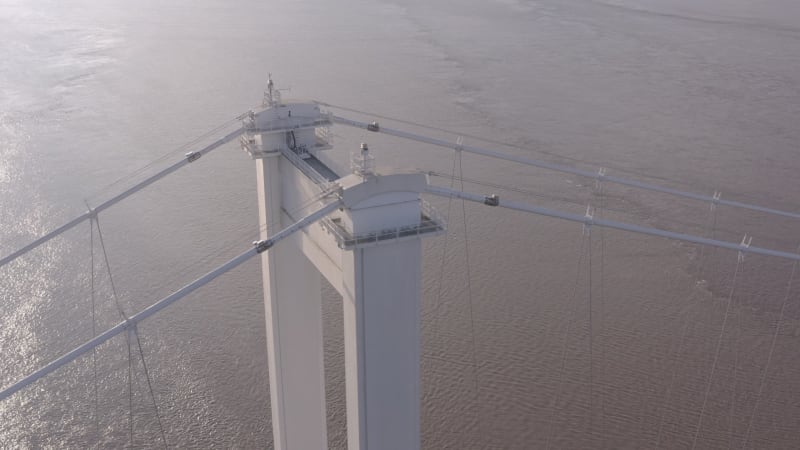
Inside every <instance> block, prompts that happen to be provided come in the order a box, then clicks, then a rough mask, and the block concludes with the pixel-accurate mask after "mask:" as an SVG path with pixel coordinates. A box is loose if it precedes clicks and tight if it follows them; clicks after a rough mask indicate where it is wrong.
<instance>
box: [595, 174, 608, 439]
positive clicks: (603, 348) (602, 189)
mask: <svg viewBox="0 0 800 450" xmlns="http://www.w3.org/2000/svg"><path fill="white" fill-rule="evenodd" d="M597 187H598V190H599V193H600V201H599V202H598V203H599V208H598V210H597V216H598V217H599V218H600V219H603V218H604V216H605V209H606V196H605V185H604V184H603V182H602V181H599V182H598V186H597ZM605 260H606V229H605V228H604V227H600V300H599V301H600V367H599V369H600V370H599V372H600V373H599V374H598V376H599V378H600V386H601V392H600V429H601V430H605V429H606V401H605V395H604V394H605V389H604V385H603V383H604V381H605V373H606V344H607V343H606V340H605V337H604V336H605V320H606V312H605V311H606V309H605V308H606V306H605V302H606V301H605V297H606V286H605V279H606V272H605ZM605 442H606V434H605V432H604V433H603V435H602V438H601V443H600V445H601V447H603V448H605Z"/></svg>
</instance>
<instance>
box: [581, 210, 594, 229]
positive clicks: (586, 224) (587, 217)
mask: <svg viewBox="0 0 800 450" xmlns="http://www.w3.org/2000/svg"><path fill="white" fill-rule="evenodd" d="M592 225H594V208H592V205H586V214H584V216H583V235H584V236H588V235H589V234H591V232H592Z"/></svg>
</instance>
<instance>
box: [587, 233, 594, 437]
mask: <svg viewBox="0 0 800 450" xmlns="http://www.w3.org/2000/svg"><path fill="white" fill-rule="evenodd" d="M586 233H587V235H588V239H589V442H590V443H591V442H592V441H593V440H594V439H593V436H594V326H593V325H594V322H593V321H592V229H591V228H588V229H587V232H586Z"/></svg>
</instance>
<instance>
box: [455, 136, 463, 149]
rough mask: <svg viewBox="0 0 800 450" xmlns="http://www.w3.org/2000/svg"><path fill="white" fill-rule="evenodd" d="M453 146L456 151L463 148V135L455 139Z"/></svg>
mask: <svg viewBox="0 0 800 450" xmlns="http://www.w3.org/2000/svg"><path fill="white" fill-rule="evenodd" d="M453 148H454V149H455V151H457V152H460V151H462V150H464V137H463V136H459V137H458V139H456V145H455V147H453Z"/></svg>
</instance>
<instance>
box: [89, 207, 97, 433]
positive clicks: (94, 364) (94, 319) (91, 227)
mask: <svg viewBox="0 0 800 450" xmlns="http://www.w3.org/2000/svg"><path fill="white" fill-rule="evenodd" d="M89 250H90V251H89V264H90V265H91V267H90V268H89V279H90V283H91V288H92V293H91V297H92V338H94V337H95V336H97V314H96V309H97V308H96V303H95V292H94V220H93V219H89ZM92 371H93V372H94V379H93V382H92V384H93V385H94V431H95V435H96V437H97V439H98V441H99V439H100V408H99V401H98V395H97V349H94V348H93V349H92Z"/></svg>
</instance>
